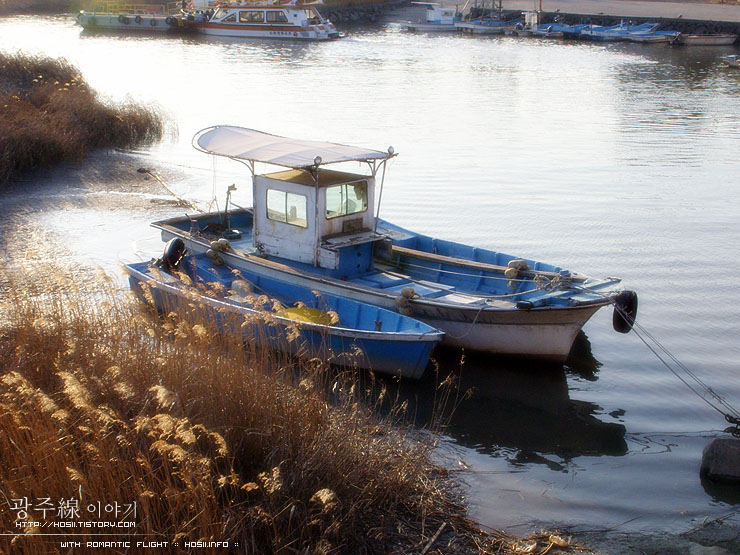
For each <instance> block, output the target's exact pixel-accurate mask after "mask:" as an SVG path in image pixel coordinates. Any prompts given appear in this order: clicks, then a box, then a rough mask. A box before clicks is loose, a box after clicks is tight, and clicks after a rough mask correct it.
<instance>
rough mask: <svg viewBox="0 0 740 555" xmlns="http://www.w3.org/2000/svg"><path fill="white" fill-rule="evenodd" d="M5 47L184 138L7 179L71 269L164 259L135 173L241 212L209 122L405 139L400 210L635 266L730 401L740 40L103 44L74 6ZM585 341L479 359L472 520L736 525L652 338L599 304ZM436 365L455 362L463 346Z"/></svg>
mask: <svg viewBox="0 0 740 555" xmlns="http://www.w3.org/2000/svg"><path fill="white" fill-rule="evenodd" d="M0 49H3V50H6V51H15V50H24V51H27V52H33V53H44V54H48V55H52V56H63V57H65V58H67V59H68V60H69V61H70V62H72V63H73V64H75V65H77V66H78V67H80V68H81V70H82V71H83V73H84V75H85V77H86V79H87V80H88V82H89V83H90V84H91V85H92V86H93V87H94V88H95V89H97V90H99V91H101V93H102V94H103V95H105V96H107V97H109V98H112V99H116V100H125V99H126V98H129V97H130V98H131V99H133V100H135V101H140V102H153V103H157V104H158V105H159V106H160V107H161V108H162V109H163V110H165V111H166V112H167V113H168V115H169V117H170V119H171V120H172V121H173V122H174V123H176V125H177V128H178V130H179V135H178V136H176V137H170V138H168V139H166V140H165V141H163V143H162V144H160V145H157V146H155V147H153V148H151V149H144V150H142V151H141V152H139V153H138V154H136V155H135V156H130V155H124V154H110V155H104V154H98V155H95V156H94V157H92V158H91V159H90V160H89V161H88V162H86V163H85V164H84V165H83V167H82V168H81V169H78V168H76V167H74V166H73V165H72V166H65V167H63V168H61V169H59V170H54V171H49V172H44V173H41V174H39V175H38V176H35V177H34V178H33V179H31V180H30V182H29V180H24V182H23V183H21V185H20V186H19V185H16V186H14V187H12V188H11V189H10V191H9V192H8V193H7V195H6V199H5V203H4V208H3V212H4V214H5V223H4V224H3V233H4V236H5V239H6V241H8V242H11V241H12V240H14V239H18V238H19V237H23V233H24V230H25V229H26V227H24V226H27V225H35V226H36V228H37V229H38V228H40V229H43V230H44V231H45V232H46V233H47V235H48V237H50V238H53V240H56V241H60V242H61V243H63V244H64V249H63V253H64V256H66V257H69V260H70V262H75V263H78V262H84V263H85V264H86V265H88V266H95V265H99V266H102V267H103V268H106V269H109V270H112V271H113V272H116V271H118V267H117V265H118V263H119V261H121V260H127V259H128V260H130V259H132V258H134V257H135V256H138V255H148V254H152V253H153V251H152V250H151V249H157V250H158V249H160V248H161V247H160V243H159V239H158V238H157V237H156V234H154V233H153V232H152V231H151V230H150V228H149V227H148V225H147V224H148V222H149V221H151V220H153V219H157V218H160V217H166V216H169V215H175V214H181V213H182V212H183V211H184V209H183V208H176V207H173V206H172V205H171V204H167V202H166V192H165V191H163V190H162V189H161V187H159V186H158V184H157V183H156V182H155V181H154V180H151V179H150V180H148V181H144V180H143V178H142V176H141V174H136V173H135V169H136V168H137V167H139V166H142V165H145V166H147V167H154V168H155V169H157V171H158V172H159V173H160V174H161V175H162V176H163V179H164V180H165V182H167V183H168V185H170V186H171V187H172V188H173V189H174V190H175V191H176V192H177V193H178V194H179V195H182V196H184V197H187V198H189V199H194V200H196V201H198V202H201V203H202V204H204V205H207V204H208V203H209V202H210V201H211V200H212V196H213V191H214V190H215V191H217V192H218V200H219V202H222V201H223V197H224V195H225V188H226V186H227V185H228V184H231V183H235V184H236V185H237V187H238V191H237V194H236V197H235V199H236V202H237V203H238V204H250V200H249V194H250V189H249V177H248V173H247V172H246V171H244V168H242V167H240V166H239V165H238V164H235V163H231V162H228V161H224V160H219V161H216V162H214V161H212V160H211V159H210V158H209V157H207V156H205V155H202V154H199V153H197V152H195V151H194V150H193V149H192V147H191V145H190V140H191V137H192V136H193V134H194V133H195V132H196V131H198V130H199V129H201V128H203V127H207V126H210V125H214V124H220V123H228V124H235V125H241V126H245V127H250V128H255V129H259V130H263V131H267V132H270V133H275V134H279V135H287V136H295V137H300V138H307V139H317V140H329V141H337V142H343V143H347V144H357V145H360V146H367V147H371V148H378V149H384V148H386V147H387V146H389V145H392V146H393V147H394V148H395V149H396V151H397V152H399V153H400V156H399V157H398V158H396V159H395V160H394V161H393V162H392V163H391V165H390V168H389V170H390V171H389V173H388V179H387V183H386V189H385V192H384V196H383V206H382V208H383V210H382V211H383V214H384V216H385V217H386V218H387V219H389V220H391V221H393V222H396V223H398V224H400V225H403V226H405V227H409V228H411V229H415V230H418V231H420V232H424V233H428V234H432V235H435V236H439V237H445V238H451V239H455V240H458V241H461V242H465V243H474V244H476V245H479V246H482V247H489V248H494V249H497V250H501V251H504V252H512V253H515V254H518V255H521V256H527V257H532V258H536V259H540V260H544V261H547V262H552V263H557V264H560V265H562V266H564V267H567V268H570V269H573V270H576V271H579V272H583V273H587V274H590V275H595V276H607V275H619V276H621V277H622V278H624V281H625V283H626V284H627V285H628V286H629V288H631V289H635V290H636V291H638V292H639V294H640V314H639V321H640V322H641V323H642V325H644V326H645V327H646V328H647V329H648V330H650V331H651V332H652V333H653V334H654V335H655V336H657V337H658V338H659V339H660V340H661V341H662V342H663V343H664V344H665V345H666V346H667V347H668V348H669V349H670V350H671V351H672V352H674V353H675V354H676V355H678V356H679V358H680V359H681V360H682V361H683V362H684V363H685V364H686V365H687V366H689V367H690V368H691V369H693V370H694V371H695V372H696V373H697V374H698V375H699V376H700V377H701V378H702V379H704V380H705V381H706V382H707V383H709V384H710V385H711V386H712V387H713V388H714V389H715V390H716V391H717V392H719V393H721V394H722V395H724V396H726V398H727V399H728V400H729V401H730V402H731V403H734V404H735V405H736V406H740V379H739V378H738V374H737V360H738V356H739V355H740V342H738V340H737V338H738V334H739V333H740V308H738V307H740V288H738V276H739V275H740V258H739V257H737V256H736V254H737V245H738V244H739V243H740V225H739V224H738V215H739V213H740V192H739V191H738V189H737V182H738V178H737V168H738V163H737V153H738V152H740V125H738V114H740V94H739V92H740V73H738V72H737V71H734V70H730V69H727V68H724V67H722V65H721V64H720V62H719V56H720V55H722V54H726V53H729V52H731V51H732V50H731V49H730V48H700V47H695V48H684V49H677V48H676V49H674V48H669V47H665V46H662V45H660V46H659V45H640V44H637V45H630V44H612V45H602V44H581V43H574V42H564V43H551V42H537V41H535V40H531V41H530V40H517V39H510V38H504V37H500V38H492V37H482V38H477V37H476V38H471V37H457V36H433V35H424V34H421V35H415V34H409V33H406V32H403V31H402V30H401V29H400V27H399V26H397V25H392V24H386V25H383V26H380V27H378V28H376V29H355V30H352V31H351V32H350V36H349V37H348V38H346V39H344V40H341V41H337V42H331V43H293V42H274V41H259V40H255V41H249V42H239V41H236V40H228V39H221V40H218V39H211V40H204V39H198V38H190V37H188V38H182V37H169V36H167V37H165V36H146V37H118V36H115V35H100V36H95V35H87V34H85V33H82V32H81V30H80V28H79V27H75V26H74V25H73V22H72V19H71V18H69V17H61V16H60V17H41V18H37V17H13V18H6V19H3V20H0ZM214 168H215V169H216V177H215V179H214V178H213V169H214ZM60 206H62V208H60ZM40 207H41V208H40ZM21 216H22V217H21ZM20 222H23V223H22V224H21V223H20ZM122 230H125V231H124V232H122ZM60 238H61V239H60ZM584 332H585V335H584V336H583V337H581V338H579V341H578V346H577V349H576V351H575V352H574V354H573V356H572V357H571V360H570V361H569V363H568V364H567V365H566V367H565V368H559V367H554V368H553V367H543V366H541V365H533V364H531V363H526V362H505V361H497V360H492V359H490V358H486V357H480V356H477V357H476V356H468V357H467V360H466V364H465V366H464V369H463V372H462V385H463V388H467V387H474V390H473V394H472V397H471V398H469V399H466V400H463V401H461V402H460V404H459V406H458V408H457V410H456V412H455V415H454V417H453V419H452V422H451V424H450V427H449V429H448V431H447V436H446V437H447V439H446V440H445V442H444V444H443V448H442V453H443V455H444V456H445V457H446V460H447V461H448V462H449V463H450V464H452V465H455V466H457V467H458V468H460V469H462V470H464V471H463V472H461V473H460V477H461V479H462V480H463V481H464V482H465V483H466V484H467V485H468V486H469V487H468V490H467V491H468V497H469V501H470V504H471V513H472V516H473V517H474V518H476V519H478V520H479V521H480V522H481V523H483V524H485V525H487V526H491V527H494V528H505V529H509V530H511V531H514V532H517V533H524V532H527V531H528V530H531V528H532V526H533V525H539V524H544V525H547V526H554V525H557V526H563V527H569V528H570V529H577V530H596V529H603V528H614V529H615V530H616V531H618V532H628V533H635V532H640V533H648V532H650V533H654V532H665V533H669V534H679V533H681V532H684V531H686V530H689V529H691V528H693V527H695V526H697V525H699V524H701V522H702V521H703V519H705V518H707V517H708V518H710V519H713V518H718V517H722V516H724V515H727V514H728V513H731V512H732V511H733V510H734V507H735V505H734V503H735V502H736V501H737V494H736V492H733V491H732V490H728V489H727V488H716V487H712V486H711V485H708V484H702V482H701V480H700V478H699V465H700V460H701V450H702V448H703V447H704V446H705V445H706V444H707V443H708V442H709V441H710V440H711V439H712V438H714V437H720V436H722V435H723V434H722V432H721V430H722V429H723V428H724V426H725V424H724V422H723V420H722V418H721V416H719V415H718V414H717V413H715V412H714V411H713V410H711V408H709V407H708V406H707V405H706V404H705V403H704V402H703V401H702V400H701V399H699V398H698V397H696V396H695V395H694V394H693V393H691V392H690V391H689V390H688V389H687V388H686V387H685V386H683V385H682V384H681V383H680V382H679V381H678V380H677V379H676V378H675V377H674V376H672V375H671V374H670V373H669V372H668V371H667V370H666V369H665V368H664V367H662V365H661V364H660V363H659V361H657V359H656V358H655V357H654V356H653V355H652V354H651V353H650V352H649V351H647V349H646V348H645V347H644V346H643V345H642V344H641V343H640V341H639V339H638V338H637V337H635V336H634V335H633V334H630V335H626V336H622V335H619V334H616V333H615V332H613V331H612V329H611V314H610V313H609V312H608V311H606V310H602V311H600V312H599V313H598V314H597V315H596V316H595V317H594V318H593V319H592V320H591V321H590V322H589V323H588V324H587V325H586V327H585V329H584ZM440 359H441V360H440V362H441V367H442V369H443V372H446V371H448V370H450V369H454V368H456V367H457V366H458V359H459V353H455V352H452V353H450V352H443V353H440ZM433 391H434V379H433V376H431V377H429V378H427V380H426V381H424V382H422V383H421V384H419V385H415V386H411V385H408V384H404V385H403V387H402V391H401V394H402V395H405V396H408V397H409V398H412V399H413V398H419V399H422V402H421V403H420V405H419V406H418V407H417V410H418V412H419V417H420V419H423V417H424V416H425V415H427V414H428V412H429V410H430V407H429V403H428V402H425V401H424V399H427V398H429V397H431V396H432V394H433V393H432V392H433Z"/></svg>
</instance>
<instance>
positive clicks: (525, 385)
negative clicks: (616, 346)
mask: <svg viewBox="0 0 740 555" xmlns="http://www.w3.org/2000/svg"><path fill="white" fill-rule="evenodd" d="M581 335H582V336H581V337H579V340H578V344H577V346H576V348H575V349H574V353H573V356H572V357H571V359H570V360H569V361H568V363H567V364H566V367H563V366H562V365H557V364H544V363H537V362H532V361H521V360H506V359H500V358H495V357H491V356H487V355H483V354H466V355H464V356H463V355H462V354H461V352H460V351H458V350H453V349H443V350H440V351H438V352H437V355H436V358H437V362H438V364H439V368H440V370H439V373H438V374H435V372H433V371H432V372H428V373H427V375H426V376H425V378H424V379H423V380H422V381H421V382H419V383H417V384H411V383H406V382H404V383H402V384H400V385H398V386H396V387H397V392H398V394H399V397H400V401H408V403H409V410H410V414H414V415H415V421H416V423H417V424H419V425H425V424H427V423H428V422H430V421H431V420H432V419H433V418H434V417H439V408H438V407H435V404H434V399H435V398H437V399H438V398H439V397H440V390H439V389H438V385H439V383H440V382H442V381H444V380H446V379H448V378H453V379H454V380H455V381H457V382H458V383H459V388H458V389H459V391H460V395H459V397H458V398H457V399H452V400H450V401H449V402H448V403H447V407H446V410H447V411H448V412H450V411H451V416H450V417H449V423H448V424H447V426H446V429H445V433H446V434H448V435H449V436H451V437H452V438H453V439H454V440H455V441H456V442H457V443H458V444H459V445H462V446H464V447H469V448H472V449H475V450H476V451H478V452H480V453H483V454H488V455H491V456H494V457H504V458H506V459H507V460H509V461H510V462H511V463H514V464H524V463H541V464H546V465H547V466H549V467H551V468H552V469H553V470H564V469H565V464H566V463H567V461H569V460H570V459H573V458H574V457H579V456H583V455H590V456H600V455H612V456H619V455H624V454H626V453H627V443H626V441H625V427H624V426H623V425H622V424H617V423H613V422H603V421H602V420H600V419H599V418H598V417H597V416H596V415H597V414H599V413H600V412H602V408H601V407H599V406H598V405H596V404H594V403H590V402H586V401H579V400H575V399H571V398H570V396H569V391H568V379H567V375H566V368H567V369H568V373H571V374H575V375H577V376H578V377H582V378H584V379H586V380H590V381H595V380H596V379H597V378H596V372H597V370H598V367H599V366H600V363H599V362H598V361H597V360H596V359H595V358H594V357H593V355H592V354H591V351H590V346H589V343H588V339H587V338H586V336H585V335H583V334H581ZM461 359H462V364H461ZM435 411H436V412H435ZM543 455H555V456H556V457H558V458H560V459H561V462H560V463H558V462H553V461H552V460H551V459H548V458H545V457H544V456H543Z"/></svg>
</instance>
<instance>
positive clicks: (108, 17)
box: [76, 12, 177, 32]
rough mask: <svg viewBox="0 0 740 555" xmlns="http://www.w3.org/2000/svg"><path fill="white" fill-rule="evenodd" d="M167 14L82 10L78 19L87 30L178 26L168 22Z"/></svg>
mask: <svg viewBox="0 0 740 555" xmlns="http://www.w3.org/2000/svg"><path fill="white" fill-rule="evenodd" d="M167 19H168V17H167V16H165V15H136V14H116V13H108V14H96V13H86V12H81V13H79V14H78V15H77V17H76V21H77V23H79V24H80V25H81V26H82V28H83V29H86V30H90V31H93V30H101V31H102V30H116V31H150V32H151V31H169V30H170V29H175V28H177V27H174V26H171V25H169V24H168V23H167V21H166V20H167Z"/></svg>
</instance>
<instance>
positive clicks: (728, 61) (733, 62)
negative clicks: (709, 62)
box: [720, 54, 740, 67]
mask: <svg viewBox="0 0 740 555" xmlns="http://www.w3.org/2000/svg"><path fill="white" fill-rule="evenodd" d="M720 60H722V63H723V64H725V65H727V66H730V67H740V56H738V55H737V54H733V55H730V56H722V57H721V58H720Z"/></svg>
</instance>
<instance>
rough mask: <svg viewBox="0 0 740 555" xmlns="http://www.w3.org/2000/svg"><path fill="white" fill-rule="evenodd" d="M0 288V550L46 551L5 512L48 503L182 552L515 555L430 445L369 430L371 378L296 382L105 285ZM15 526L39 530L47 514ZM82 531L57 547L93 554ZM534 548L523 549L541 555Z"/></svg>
mask: <svg viewBox="0 0 740 555" xmlns="http://www.w3.org/2000/svg"><path fill="white" fill-rule="evenodd" d="M3 283H6V284H9V285H8V287H7V288H6V289H5V290H4V291H3V295H2V301H0V360H1V361H3V362H2V367H0V484H2V485H1V486H0V489H2V494H3V495H2V496H0V506H1V507H0V529H1V530H2V531H3V532H8V531H11V532H12V531H18V532H21V533H19V535H17V536H16V537H14V538H12V540H9V541H8V545H5V546H2V545H0V550H2V548H3V547H5V548H6V549H7V550H9V551H18V552H20V551H21V550H22V551H23V552H24V553H44V552H48V551H50V550H54V549H56V547H55V546H58V539H55V540H54V541H53V542H50V541H49V540H48V539H45V538H44V537H43V536H40V535H38V532H39V531H40V528H39V527H32V528H29V529H19V528H17V527H16V523H17V522H20V521H22V520H24V518H21V517H23V516H25V515H20V516H19V515H18V512H17V510H13V509H14V507H13V505H12V503H15V504H16V505H17V500H19V499H22V498H27V499H28V500H30V501H33V502H36V501H37V500H40V499H47V498H50V499H53V500H55V503H57V502H58V500H69V499H77V500H78V501H79V505H80V507H85V506H87V505H88V504H91V503H92V504H95V503H98V502H101V503H103V504H106V503H113V502H116V501H117V502H118V503H122V504H123V503H132V502H134V501H135V502H136V503H137V509H138V512H137V516H136V519H135V522H136V527H135V528H134V529H129V530H126V532H129V531H130V532H135V533H136V534H151V535H150V536H131V537H128V539H130V540H140V539H141V538H144V539H146V540H147V541H153V540H158V541H168V542H179V543H180V545H181V546H182V542H183V541H186V540H188V541H205V542H209V541H224V540H228V541H230V542H231V547H232V548H234V547H235V545H234V542H238V544H239V546H238V548H237V549H236V550H237V551H241V552H247V553H270V552H282V553H295V552H300V553H389V552H422V551H423V550H425V549H427V548H428V549H427V551H426V552H427V553H468V552H490V553H515V552H521V551H516V549H517V548H518V546H517V545H516V544H514V543H513V540H511V539H510V538H507V537H505V536H503V535H500V534H490V533H484V532H481V531H480V530H479V529H478V528H477V527H476V526H475V525H474V524H473V523H472V522H471V521H470V520H469V519H468V518H467V517H466V515H465V509H464V506H463V504H462V503H461V501H460V498H459V492H458V490H457V489H456V487H455V485H454V484H453V483H452V481H451V479H450V477H449V475H448V473H447V472H446V471H445V469H444V468H441V467H439V466H437V465H435V464H434V463H433V462H432V460H431V453H432V450H433V448H434V436H433V435H432V434H425V435H422V436H420V435H419V434H418V433H415V432H414V431H413V429H412V428H410V427H407V426H404V425H403V423H402V422H401V421H400V418H399V415H401V414H402V412H403V407H396V410H394V411H391V412H390V415H388V413H386V416H380V415H379V413H378V411H377V410H376V409H377V405H378V403H376V404H375V405H373V404H368V403H366V402H363V399H368V398H373V397H375V398H378V397H380V398H381V399H382V397H383V393H382V391H381V393H380V395H375V396H373V395H368V389H370V388H372V387H375V385H376V384H374V383H373V382H372V381H370V383H368V384H365V385H363V384H362V383H361V382H359V381H357V380H356V379H355V378H353V377H352V376H351V375H350V373H342V372H337V371H336V370H333V369H331V368H329V367H328V366H327V364H325V363H324V362H323V361H322V360H320V359H316V358H314V359H312V360H307V361H304V362H303V363H302V364H301V365H300V368H295V362H294V361H293V360H292V359H289V358H287V357H286V356H284V355H281V354H279V353H276V352H274V351H270V350H266V349H262V348H261V347H260V345H259V343H258V342H255V341H250V340H249V339H247V340H246V341H245V340H244V338H243V337H242V336H241V335H240V334H238V333H223V331H224V330H229V329H232V330H234V331H236V330H238V329H240V328H241V322H240V321H239V320H237V319H235V320H233V321H232V320H230V319H229V318H228V316H227V315H224V314H220V315H218V316H219V317H220V318H221V326H220V328H219V330H220V331H219V330H217V329H214V326H213V325H212V322H210V321H209V319H212V318H213V317H214V316H215V315H214V314H209V313H208V312H209V311H207V310H205V311H204V310H203V307H202V306H200V305H199V304H198V302H197V299H195V298H191V299H187V300H186V302H185V303H184V304H183V305H182V306H180V307H178V310H177V313H175V312H172V313H169V314H166V315H164V316H162V317H158V316H157V315H156V314H152V313H149V312H147V311H143V310H142V309H141V306H140V305H139V304H138V303H136V302H134V300H133V299H131V297H130V296H128V295H123V294H121V293H120V291H116V290H115V288H114V286H113V284H112V283H111V282H110V281H108V282H107V283H106V284H101V289H102V290H103V291H104V292H103V293H100V294H97V295H90V294H89V293H82V292H79V293H77V292H75V291H74V288H73V287H64V288H62V289H61V291H63V292H60V293H54V294H44V292H43V290H44V285H43V284H42V283H37V282H35V281H34V280H32V279H29V276H28V275H26V276H23V275H21V276H20V277H18V276H11V277H6V278H5V279H4V280H3ZM21 284H22V285H21ZM29 284H30V285H29ZM204 315H205V316H206V318H205V319H204ZM265 325H266V326H269V322H268V323H265ZM265 333H268V332H265ZM14 500H16V501H14ZM15 508H16V509H17V507H15ZM30 512H31V510H29V513H30ZM44 517H46V518H44ZM85 519H86V518H85V515H84V514H83V515H82V518H80V520H85ZM87 519H88V520H89V518H87ZM25 520H26V521H37V522H40V523H41V524H42V526H41V527H43V526H46V525H45V524H44V523H46V522H53V521H55V520H57V521H58V520H59V517H58V516H57V515H56V512H54V513H49V514H48V515H41V514H39V513H34V514H33V515H30V514H29V515H28V516H27V517H26V518H25ZM103 520H105V518H103ZM108 520H116V519H114V518H112V517H110V518H109V519H108ZM119 520H120V519H119ZM440 531H441V532H440ZM93 532H95V530H89V529H76V530H75V533H81V534H82V535H81V536H76V537H74V539H75V540H76V541H81V542H82V545H83V546H84V545H85V543H84V542H85V541H91V540H99V539H100V537H96V536H92V535H91V534H92V533H93ZM4 538H5V539H7V538H8V537H7V536H5V537H4ZM113 539H116V540H120V539H121V538H120V537H119V538H113ZM124 539H126V537H124ZM0 541H4V540H0ZM551 543H552V542H549V543H548V540H543V541H541V542H540V543H539V544H536V545H538V546H539V548H547V547H548V546H549V549H550V551H549V552H551V553H553V552H556V551H557V549H558V547H557V546H556V545H550V544H551ZM132 545H134V544H133V543H132ZM171 545H172V544H171V543H170V546H171ZM553 548H555V549H554V550H553ZM538 550H539V549H538ZM131 551H136V549H131ZM213 551H216V550H215V549H214V550H213ZM530 552H536V551H530Z"/></svg>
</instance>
